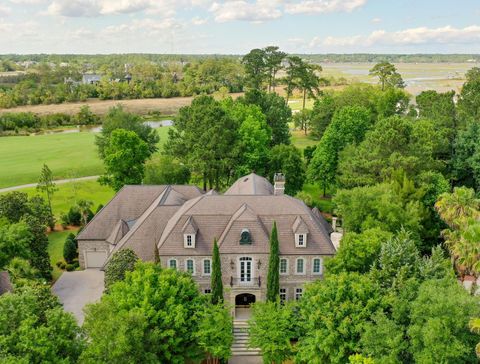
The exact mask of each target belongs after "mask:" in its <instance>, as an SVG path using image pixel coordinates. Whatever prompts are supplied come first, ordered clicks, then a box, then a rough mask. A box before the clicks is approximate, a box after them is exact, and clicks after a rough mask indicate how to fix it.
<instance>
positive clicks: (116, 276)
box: [105, 249, 138, 291]
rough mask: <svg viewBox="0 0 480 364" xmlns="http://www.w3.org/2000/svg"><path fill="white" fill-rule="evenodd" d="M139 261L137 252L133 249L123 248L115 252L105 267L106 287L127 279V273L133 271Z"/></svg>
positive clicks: (108, 287)
mask: <svg viewBox="0 0 480 364" xmlns="http://www.w3.org/2000/svg"><path fill="white" fill-rule="evenodd" d="M137 262H138V257H137V254H135V252H134V251H133V250H132V249H122V250H119V251H117V252H115V253H113V255H112V258H111V259H110V261H109V262H108V264H107V266H106V267H105V289H106V290H107V291H108V290H109V289H110V287H111V286H112V285H113V284H114V283H116V282H119V281H123V280H124V279H125V274H126V273H127V272H131V271H133V270H134V268H135V264H136V263H137Z"/></svg>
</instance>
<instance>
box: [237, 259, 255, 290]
mask: <svg viewBox="0 0 480 364" xmlns="http://www.w3.org/2000/svg"><path fill="white" fill-rule="evenodd" d="M241 258H250V259H251V262H252V265H251V272H250V282H244V283H240V278H241V277H240V271H241V263H240V262H241V261H240V259H241ZM237 277H238V283H239V284H244V285H247V286H248V285H251V284H253V283H254V282H255V259H253V257H251V256H248V255H242V256H240V257H238V258H237Z"/></svg>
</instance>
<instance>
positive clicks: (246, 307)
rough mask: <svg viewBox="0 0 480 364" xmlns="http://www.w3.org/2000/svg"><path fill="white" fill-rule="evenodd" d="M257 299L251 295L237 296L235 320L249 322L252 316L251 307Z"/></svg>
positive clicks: (242, 294)
mask: <svg viewBox="0 0 480 364" xmlns="http://www.w3.org/2000/svg"><path fill="white" fill-rule="evenodd" d="M255 300H256V297H255V295H254V294H251V293H241V294H237V295H236V296H235V320H240V321H241V320H248V319H249V318H250V316H251V312H250V310H251V309H250V306H251V305H252V304H253V303H255Z"/></svg>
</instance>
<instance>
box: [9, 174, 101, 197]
mask: <svg viewBox="0 0 480 364" xmlns="http://www.w3.org/2000/svg"><path fill="white" fill-rule="evenodd" d="M98 177H100V176H86V177H78V178H67V179H57V180H56V181H53V182H55V184H57V185H61V184H64V183H70V182H73V181H88V180H92V179H97V178H98ZM29 187H37V183H29V184H26V185H19V186H12V187H5V188H0V193H3V192H10V191H15V190H21V189H23V188H29Z"/></svg>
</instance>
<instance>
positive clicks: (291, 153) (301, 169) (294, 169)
mask: <svg viewBox="0 0 480 364" xmlns="http://www.w3.org/2000/svg"><path fill="white" fill-rule="evenodd" d="M268 169H269V171H270V173H269V177H270V180H271V181H273V177H274V175H275V173H280V172H281V173H283V175H284V176H285V193H286V194H288V195H290V196H295V195H296V194H297V192H298V191H300V190H301V189H302V187H303V183H304V181H305V166H304V164H303V160H302V154H301V152H300V150H298V148H296V147H295V146H294V145H284V144H280V145H276V146H274V147H273V148H272V149H271V150H270V162H269V166H268Z"/></svg>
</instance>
